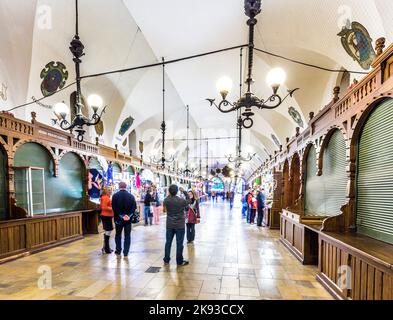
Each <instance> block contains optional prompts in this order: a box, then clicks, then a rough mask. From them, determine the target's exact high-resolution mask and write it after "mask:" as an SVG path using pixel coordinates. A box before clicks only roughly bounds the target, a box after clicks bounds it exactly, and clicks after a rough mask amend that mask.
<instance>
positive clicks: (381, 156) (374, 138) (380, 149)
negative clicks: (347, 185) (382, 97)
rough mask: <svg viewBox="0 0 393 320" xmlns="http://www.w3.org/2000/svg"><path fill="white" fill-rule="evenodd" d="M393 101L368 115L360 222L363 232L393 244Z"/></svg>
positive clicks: (361, 146)
mask: <svg viewBox="0 0 393 320" xmlns="http://www.w3.org/2000/svg"><path fill="white" fill-rule="evenodd" d="M392 108H393V100H391V99H389V100H387V101H385V102H383V103H381V104H380V105H379V106H377V107H376V108H375V109H374V110H373V111H372V112H371V114H370V115H369V116H368V118H367V120H366V122H365V124H364V126H363V128H362V131H361V134H360V138H359V142H358V161H357V181H356V190H357V195H356V197H357V203H356V205H357V209H356V213H357V214H356V224H357V230H358V232H359V233H362V234H365V235H368V236H370V237H373V238H375V239H379V240H382V241H385V242H388V243H393V201H392V199H393V198H392V193H393V161H392V157H393V149H392V146H393V112H392Z"/></svg>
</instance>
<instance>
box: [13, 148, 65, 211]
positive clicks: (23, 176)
mask: <svg viewBox="0 0 393 320" xmlns="http://www.w3.org/2000/svg"><path fill="white" fill-rule="evenodd" d="M14 168H15V178H14V183H15V199H16V204H17V206H18V207H21V208H23V209H25V210H26V212H27V213H29V214H30V215H35V214H44V213H48V212H52V211H56V209H57V203H58V199H56V198H55V197H54V195H55V193H56V190H55V189H54V188H53V186H52V183H53V180H54V179H55V177H54V176H53V172H54V162H53V160H52V158H51V157H50V155H49V152H48V150H47V149H46V148H45V147H43V146H42V145H40V144H38V143H35V142H27V143H25V144H23V145H21V146H20V147H19V148H18V149H17V150H16V152H15V156H14ZM47 201H49V202H48V203H47Z"/></svg>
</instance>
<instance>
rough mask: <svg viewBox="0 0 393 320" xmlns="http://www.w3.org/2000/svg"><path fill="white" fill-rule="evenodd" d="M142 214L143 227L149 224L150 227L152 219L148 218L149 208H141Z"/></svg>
mask: <svg viewBox="0 0 393 320" xmlns="http://www.w3.org/2000/svg"><path fill="white" fill-rule="evenodd" d="M143 213H144V216H145V225H148V224H149V222H150V225H152V224H153V217H151V216H150V207H148V206H145V207H144V208H143Z"/></svg>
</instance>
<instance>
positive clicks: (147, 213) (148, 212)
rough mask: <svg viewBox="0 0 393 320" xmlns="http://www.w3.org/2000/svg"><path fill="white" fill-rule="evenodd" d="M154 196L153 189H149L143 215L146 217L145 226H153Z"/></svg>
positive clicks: (144, 202)
mask: <svg viewBox="0 0 393 320" xmlns="http://www.w3.org/2000/svg"><path fill="white" fill-rule="evenodd" d="M152 202H153V196H152V195H151V189H150V188H148V189H147V191H146V195H145V200H144V201H143V204H144V209H143V213H144V216H145V226H148V225H149V222H150V225H152V224H153V212H152V211H153V208H152Z"/></svg>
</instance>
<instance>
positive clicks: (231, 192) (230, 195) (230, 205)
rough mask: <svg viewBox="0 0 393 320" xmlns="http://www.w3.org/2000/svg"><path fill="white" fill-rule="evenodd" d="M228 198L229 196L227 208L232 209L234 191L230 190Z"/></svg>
mask: <svg viewBox="0 0 393 320" xmlns="http://www.w3.org/2000/svg"><path fill="white" fill-rule="evenodd" d="M228 198H229V209H230V210H232V209H233V201H234V200H235V192H233V191H230V192H229V193H228Z"/></svg>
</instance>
